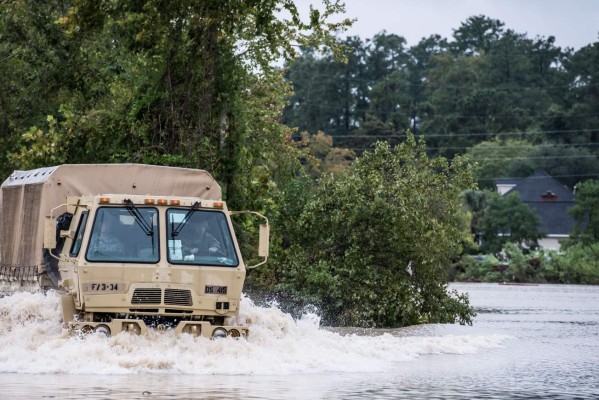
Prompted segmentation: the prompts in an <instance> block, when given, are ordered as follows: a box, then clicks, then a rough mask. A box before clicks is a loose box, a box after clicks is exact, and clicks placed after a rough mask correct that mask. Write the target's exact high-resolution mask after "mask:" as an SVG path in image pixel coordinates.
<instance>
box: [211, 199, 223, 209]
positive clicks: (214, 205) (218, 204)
mask: <svg viewBox="0 0 599 400" xmlns="http://www.w3.org/2000/svg"><path fill="white" fill-rule="evenodd" d="M212 206H213V207H214V208H223V207H224V206H225V203H223V202H222V201H215V202H214V203H213V204H212Z"/></svg>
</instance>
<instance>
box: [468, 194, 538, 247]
mask: <svg viewBox="0 0 599 400" xmlns="http://www.w3.org/2000/svg"><path fill="white" fill-rule="evenodd" d="M486 204H487V205H486V208H485V213H484V217H483V218H482V221H481V223H480V232H481V234H482V240H483V244H482V246H481V251H483V252H486V253H490V254H493V253H498V252H499V251H501V249H502V248H503V247H504V246H505V244H506V243H516V244H517V245H518V246H520V247H524V248H527V249H534V248H536V247H537V246H538V243H537V240H538V239H540V238H541V237H543V232H541V231H540V230H539V217H538V216H537V214H536V213H535V212H534V211H533V210H532V209H531V208H530V207H528V206H527V205H526V204H524V202H523V201H522V200H521V199H520V195H518V193H509V194H506V195H505V196H500V195H499V194H497V193H489V194H487V200H486Z"/></svg>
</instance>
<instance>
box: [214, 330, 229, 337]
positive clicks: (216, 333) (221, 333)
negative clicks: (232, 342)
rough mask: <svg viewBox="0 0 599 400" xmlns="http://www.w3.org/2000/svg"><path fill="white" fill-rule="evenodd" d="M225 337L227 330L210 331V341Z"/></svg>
mask: <svg viewBox="0 0 599 400" xmlns="http://www.w3.org/2000/svg"><path fill="white" fill-rule="evenodd" d="M226 337H227V330H226V329H225V328H216V329H214V330H213V331H212V339H224V338H226Z"/></svg>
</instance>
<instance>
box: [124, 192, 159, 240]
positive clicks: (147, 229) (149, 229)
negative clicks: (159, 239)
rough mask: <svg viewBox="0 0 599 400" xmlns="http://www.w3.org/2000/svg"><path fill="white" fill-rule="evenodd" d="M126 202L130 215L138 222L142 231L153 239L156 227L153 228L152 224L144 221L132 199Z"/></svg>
mask: <svg viewBox="0 0 599 400" xmlns="http://www.w3.org/2000/svg"><path fill="white" fill-rule="evenodd" d="M124 202H125V204H126V205H127V211H129V214H131V215H132V216H133V218H135V222H137V225H139V227H140V228H141V230H142V231H143V232H144V233H145V234H146V236H152V238H153V237H154V227H153V226H152V224H150V223H148V222H147V221H145V220H144V218H143V216H142V215H141V213H140V212H139V210H138V209H137V207H135V205H134V204H133V202H132V201H131V199H125V200H124Z"/></svg>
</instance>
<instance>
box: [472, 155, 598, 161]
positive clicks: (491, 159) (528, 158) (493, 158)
mask: <svg viewBox="0 0 599 400" xmlns="http://www.w3.org/2000/svg"><path fill="white" fill-rule="evenodd" d="M569 158H597V155H596V154H592V155H591V154H587V155H574V156H536V157H535V156H532V157H480V158H477V157H471V158H470V159H471V160H472V161H500V160H501V161H503V160H555V159H569Z"/></svg>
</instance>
